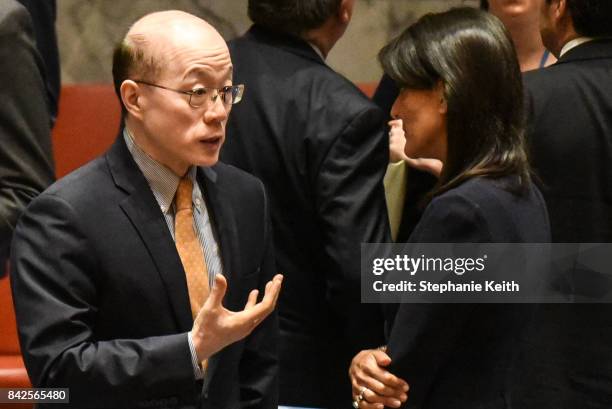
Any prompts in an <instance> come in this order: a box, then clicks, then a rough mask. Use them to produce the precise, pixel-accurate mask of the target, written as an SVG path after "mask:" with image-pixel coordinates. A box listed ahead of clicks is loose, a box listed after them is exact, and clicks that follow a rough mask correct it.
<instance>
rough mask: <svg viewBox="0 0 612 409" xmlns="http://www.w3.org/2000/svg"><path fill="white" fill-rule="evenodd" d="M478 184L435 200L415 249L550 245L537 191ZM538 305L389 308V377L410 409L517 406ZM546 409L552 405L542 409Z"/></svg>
mask: <svg viewBox="0 0 612 409" xmlns="http://www.w3.org/2000/svg"><path fill="white" fill-rule="evenodd" d="M511 183H512V179H511V178H503V179H500V180H492V179H486V178H474V179H471V180H469V181H467V182H464V183H463V184H461V185H460V186H458V187H456V188H454V189H451V190H449V191H447V192H445V193H443V194H441V195H440V196H437V197H436V198H434V199H433V200H432V201H431V203H430V204H429V205H428V206H427V208H426V209H425V212H424V214H423V217H422V219H421V221H420V222H419V223H418V225H417V226H416V228H415V230H414V232H413V233H412V235H411V236H410V239H409V242H410V243H507V242H525V243H539V242H549V241H550V227H549V223H548V217H547V214H546V205H545V204H544V201H543V199H542V196H541V194H540V192H539V191H538V190H537V188H536V187H535V186H531V187H530V189H529V191H528V192H527V193H526V194H524V195H523V196H515V195H513V194H511V193H509V192H508V191H507V190H504V189H503V188H502V187H503V186H504V185H505V184H511ZM531 313H532V307H531V306H529V305H520V304H407V303H406V304H401V305H399V306H397V305H389V306H388V307H387V309H386V318H387V328H388V329H387V331H388V333H389V336H388V353H389V355H390V357H391V359H392V363H391V366H390V369H389V370H390V371H391V372H392V373H394V374H396V375H397V376H400V377H402V378H404V379H405V380H406V381H407V382H408V383H409V384H410V391H409V394H408V401H407V403H406V404H405V405H404V406H405V407H406V408H419V409H425V408H427V409H438V408H439V409H451V408H452V409H474V408H479V409H485V408H487V409H501V408H511V407H513V406H512V403H511V400H512V399H511V398H512V396H511V394H512V392H513V387H512V386H513V383H514V382H516V381H517V379H516V377H515V375H514V372H513V367H514V362H515V359H516V356H517V353H518V349H517V345H518V340H519V339H520V335H521V333H522V332H523V330H524V328H525V324H526V322H527V320H528V319H529V317H530V315H531ZM543 407H548V406H543Z"/></svg>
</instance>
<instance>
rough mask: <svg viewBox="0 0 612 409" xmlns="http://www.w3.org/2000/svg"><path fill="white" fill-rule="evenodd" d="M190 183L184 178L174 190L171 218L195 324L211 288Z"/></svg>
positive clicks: (191, 184)
mask: <svg viewBox="0 0 612 409" xmlns="http://www.w3.org/2000/svg"><path fill="white" fill-rule="evenodd" d="M192 191H193V183H192V182H191V180H190V179H189V178H188V177H187V176H185V177H183V178H182V179H181V181H180V182H179V185H178V188H177V190H176V197H175V205H176V214H175V216H174V235H175V240H176V249H177V250H178V253H179V257H180V258H181V263H183V268H184V270H185V277H186V278H187V289H188V291H189V303H190V305H191V315H192V317H193V319H194V320H195V318H196V316H197V315H198V312H199V311H200V309H201V308H202V305H204V301H206V298H207V297H208V294H209V292H210V287H209V284H208V268H207V267H206V260H205V259H204V253H203V252H202V246H200V241H199V240H198V237H197V236H196V234H195V230H194V226H193V210H192V204H191V195H192Z"/></svg>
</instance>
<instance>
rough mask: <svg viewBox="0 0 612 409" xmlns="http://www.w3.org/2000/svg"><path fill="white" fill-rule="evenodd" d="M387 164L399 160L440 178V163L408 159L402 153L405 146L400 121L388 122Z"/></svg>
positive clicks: (425, 159)
mask: <svg viewBox="0 0 612 409" xmlns="http://www.w3.org/2000/svg"><path fill="white" fill-rule="evenodd" d="M389 127H390V128H391V130H390V131H389V162H390V163H395V162H399V161H400V160H404V161H406V164H407V165H408V166H410V167H411V168H415V169H419V170H422V171H425V172H427V173H431V174H432V175H434V176H435V177H440V173H442V166H443V164H442V161H440V160H438V159H429V158H409V157H408V156H406V153H405V152H404V148H405V146H406V135H405V133H404V128H403V123H402V120H401V119H393V120H391V121H389Z"/></svg>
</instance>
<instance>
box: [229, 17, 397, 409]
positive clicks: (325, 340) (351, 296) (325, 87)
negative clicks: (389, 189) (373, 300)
mask: <svg viewBox="0 0 612 409" xmlns="http://www.w3.org/2000/svg"><path fill="white" fill-rule="evenodd" d="M229 47H230V53H231V55H232V61H233V63H234V69H235V71H234V82H235V83H244V84H245V86H246V90H245V95H244V99H243V101H242V102H241V103H240V104H238V105H236V106H235V107H234V109H233V110H232V113H231V116H230V119H229V122H228V138H227V141H226V144H225V146H224V148H223V151H222V158H223V160H224V161H227V162H228V163H232V164H235V165H236V166H238V167H240V168H242V169H244V170H246V171H248V172H251V173H253V174H254V175H256V176H257V177H259V178H261V179H262V181H263V182H264V184H265V186H266V189H267V192H268V195H269V197H270V209H271V214H272V222H273V227H274V236H275V248H276V255H277V262H278V266H279V270H280V271H282V272H283V273H284V274H285V276H286V280H285V281H284V282H283V286H284V288H283V293H282V294H281V297H280V304H279V314H280V328H281V355H280V365H281V367H280V368H281V383H280V385H281V389H280V399H281V403H284V404H292V405H299V406H315V407H329V408H338V407H347V406H348V405H350V402H351V401H350V397H351V391H350V386H349V382H348V376H347V371H348V366H349V363H350V359H351V358H352V355H353V354H354V353H356V352H357V351H358V350H360V349H363V348H365V347H376V346H378V345H380V343H381V342H382V341H383V325H382V322H383V320H382V313H381V311H380V309H379V308H378V307H377V306H373V305H361V304H360V287H359V284H360V243H361V242H384V241H388V240H390V239H389V230H388V221H387V213H386V205H385V201H384V200H385V196H384V190H383V185H382V178H383V175H384V172H385V169H386V165H387V162H388V137H387V135H386V134H385V133H384V116H383V114H382V112H381V111H380V110H378V109H377V108H376V106H375V105H374V104H373V103H372V102H370V101H369V100H368V99H367V97H366V96H365V95H363V93H361V92H360V91H359V90H358V89H357V87H355V86H354V85H353V84H352V83H350V82H349V81H348V80H347V79H345V78H344V77H342V76H341V75H339V74H338V73H336V72H334V71H333V70H332V69H331V68H330V67H328V66H327V65H326V64H325V62H324V61H323V60H322V59H321V58H320V57H319V56H318V55H317V53H316V52H315V51H314V50H313V49H312V47H311V46H310V45H308V44H307V43H306V42H304V41H303V40H300V39H298V38H294V37H289V36H287V35H284V34H281V33H272V32H269V31H267V30H265V29H263V28H261V27H258V26H253V27H252V28H251V29H250V30H249V31H248V32H247V33H246V34H245V35H244V36H243V37H240V38H238V39H236V40H233V41H231V42H230V44H229Z"/></svg>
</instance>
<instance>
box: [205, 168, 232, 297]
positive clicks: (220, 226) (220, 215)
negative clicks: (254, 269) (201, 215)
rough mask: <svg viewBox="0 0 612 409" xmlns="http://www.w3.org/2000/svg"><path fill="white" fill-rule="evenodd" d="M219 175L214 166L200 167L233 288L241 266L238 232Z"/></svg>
mask: <svg viewBox="0 0 612 409" xmlns="http://www.w3.org/2000/svg"><path fill="white" fill-rule="evenodd" d="M217 177H218V174H217V171H216V170H215V169H213V168H198V182H199V183H200V190H201V191H202V192H203V194H204V200H205V201H206V206H207V209H208V211H209V216H210V220H211V225H212V226H213V232H214V234H215V238H216V239H217V242H218V244H219V247H220V249H221V262H222V265H223V275H224V276H225V278H227V281H228V284H230V286H229V289H231V288H232V287H231V282H232V280H233V278H234V276H235V274H234V273H235V270H236V269H237V268H239V267H240V254H239V253H238V251H237V249H236V240H235V238H237V236H238V232H237V227H236V218H235V215H234V212H233V208H232V206H230V204H229V198H226V195H225V192H224V191H223V189H221V188H220V187H219V185H218V183H217ZM230 295H231V294H227V296H230Z"/></svg>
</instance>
